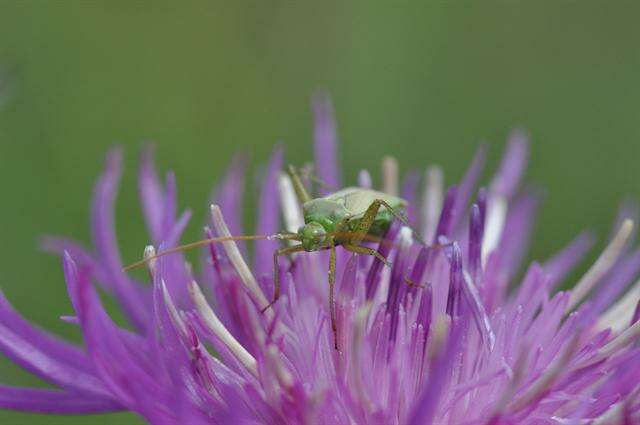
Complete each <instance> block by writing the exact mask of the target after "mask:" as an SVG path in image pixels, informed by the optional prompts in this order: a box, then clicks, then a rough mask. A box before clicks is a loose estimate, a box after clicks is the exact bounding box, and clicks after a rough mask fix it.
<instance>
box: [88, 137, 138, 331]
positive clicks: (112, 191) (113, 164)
mask: <svg viewBox="0 0 640 425" xmlns="http://www.w3.org/2000/svg"><path fill="white" fill-rule="evenodd" d="M121 162H122V153H121V151H120V150H119V149H116V150H113V151H111V152H110V153H109V155H108V156H107V163H106V167H105V170H104V172H103V173H102V175H101V176H100V178H99V180H98V183H97V184H96V185H95V188H94V198H93V205H92V213H91V218H92V220H91V221H92V233H93V243H94V245H95V247H96V251H97V256H98V258H100V260H101V262H102V263H103V264H104V266H105V269H106V271H107V273H108V275H109V277H110V279H109V280H110V281H111V282H112V284H113V291H114V294H115V296H116V297H117V298H118V300H119V301H120V304H121V305H122V307H123V309H124V310H125V312H126V313H127V318H128V319H129V320H130V321H131V324H132V325H133V326H135V327H136V328H137V329H139V330H140V331H142V332H144V331H145V329H146V326H147V323H148V315H147V310H146V309H145V308H140V307H141V306H145V305H146V302H145V301H143V300H142V299H141V297H140V292H139V291H138V290H137V289H134V288H135V287H134V286H133V285H134V283H133V282H132V281H130V280H129V279H128V278H127V276H126V274H125V273H124V272H123V271H122V260H121V259H120V251H119V250H118V243H117V240H116V236H115V235H116V233H115V223H114V217H113V215H114V204H115V198H116V193H117V186H118V182H119V180H120V174H121V170H120V169H121Z"/></svg>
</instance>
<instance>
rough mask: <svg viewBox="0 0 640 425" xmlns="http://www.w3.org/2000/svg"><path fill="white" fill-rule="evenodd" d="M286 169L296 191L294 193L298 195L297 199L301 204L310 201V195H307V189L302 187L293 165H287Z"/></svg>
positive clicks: (298, 174)
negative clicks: (287, 168)
mask: <svg viewBox="0 0 640 425" xmlns="http://www.w3.org/2000/svg"><path fill="white" fill-rule="evenodd" d="M288 171H289V176H290V177H291V181H292V183H293V189H294V190H295V191H296V195H297V196H298V201H300V203H301V204H304V203H305V202H307V201H310V200H311V196H310V195H309V192H307V189H306V188H305V187H304V184H303V183H302V179H301V178H300V173H299V172H298V170H296V168H295V167H294V166H293V165H289V170H288Z"/></svg>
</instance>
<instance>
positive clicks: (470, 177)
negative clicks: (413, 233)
mask: <svg viewBox="0 0 640 425" xmlns="http://www.w3.org/2000/svg"><path fill="white" fill-rule="evenodd" d="M486 158H487V149H486V147H485V146H480V148H479V149H478V152H477V153H476V155H475V157H474V158H473V161H472V162H471V165H470V166H469V169H468V170H467V172H466V173H465V175H464V177H463V178H462V181H461V182H460V184H459V185H458V190H457V192H456V198H455V202H454V205H453V211H452V212H451V214H452V218H451V224H450V229H451V230H455V229H456V228H457V225H458V223H459V221H460V220H461V219H462V216H463V213H464V211H465V209H466V208H467V204H468V203H469V199H470V198H471V195H472V193H473V192H474V190H475V187H476V186H477V184H478V180H479V179H480V175H481V174H482V169H483V168H484V163H485V160H486Z"/></svg>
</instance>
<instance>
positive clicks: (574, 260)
mask: <svg viewBox="0 0 640 425" xmlns="http://www.w3.org/2000/svg"><path fill="white" fill-rule="evenodd" d="M594 243H595V237H594V236H593V234H592V233H591V232H583V233H581V234H580V235H578V236H577V237H576V238H575V239H574V240H573V241H572V242H571V243H570V244H569V246H567V247H566V248H564V249H563V250H562V251H560V252H558V253H557V254H556V255H554V256H553V257H552V258H551V259H549V260H548V261H547V262H546V263H545V264H544V267H543V268H544V270H545V272H546V273H547V276H548V281H549V289H553V288H554V287H555V286H556V285H557V284H558V283H560V282H562V280H563V279H564V278H565V277H566V276H567V274H568V273H569V272H570V271H571V270H572V269H573V268H574V267H575V266H576V265H577V264H578V262H579V261H580V260H581V259H582V258H583V257H584V256H585V255H586V253H587V252H589V250H590V249H591V248H592V247H593V244H594Z"/></svg>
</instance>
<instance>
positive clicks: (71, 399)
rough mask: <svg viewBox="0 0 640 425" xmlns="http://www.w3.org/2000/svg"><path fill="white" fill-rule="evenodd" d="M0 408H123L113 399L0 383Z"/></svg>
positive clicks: (100, 410) (67, 410)
mask: <svg viewBox="0 0 640 425" xmlns="http://www.w3.org/2000/svg"><path fill="white" fill-rule="evenodd" d="M0 408H3V409H11V410H20V411H23V412H34V413H50V414H51V413H52V414H58V415H60V414H65V415H68V414H87V413H108V412H117V411H119V410H123V409H124V407H123V406H121V405H120V404H118V403H117V402H115V401H112V400H107V399H101V398H92V397H88V396H87V395H86V394H82V393H71V392H66V391H57V390H45V389H36V388H16V387H9V386H6V385H0Z"/></svg>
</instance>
